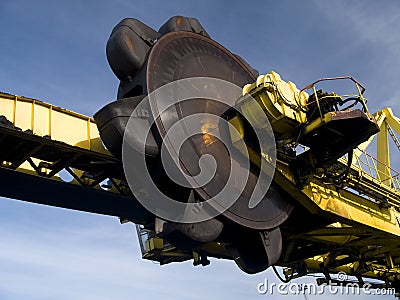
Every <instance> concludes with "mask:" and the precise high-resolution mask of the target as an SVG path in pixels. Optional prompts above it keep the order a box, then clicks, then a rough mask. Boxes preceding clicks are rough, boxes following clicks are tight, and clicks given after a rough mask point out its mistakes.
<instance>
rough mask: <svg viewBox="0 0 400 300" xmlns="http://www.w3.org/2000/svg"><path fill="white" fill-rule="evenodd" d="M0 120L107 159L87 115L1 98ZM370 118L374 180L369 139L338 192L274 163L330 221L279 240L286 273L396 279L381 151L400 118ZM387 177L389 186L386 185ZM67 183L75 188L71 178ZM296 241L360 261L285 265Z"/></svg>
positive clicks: (150, 249) (391, 196)
mask: <svg viewBox="0 0 400 300" xmlns="http://www.w3.org/2000/svg"><path fill="white" fill-rule="evenodd" d="M0 116H5V117H6V118H7V120H9V121H10V122H11V123H12V124H13V125H14V126H16V127H19V128H21V129H22V130H23V131H25V130H31V131H32V132H33V134H34V135H36V136H41V137H45V136H49V137H51V139H52V140H58V141H61V142H64V143H66V144H67V145H69V146H75V147H79V148H82V149H86V150H90V151H91V153H95V154H96V155H97V154H98V155H103V156H107V157H110V159H111V158H112V156H111V154H109V153H108V152H107V150H106V149H104V147H103V145H102V143H101V140H100V137H99V133H98V131H97V128H96V125H95V123H94V121H93V119H92V118H89V117H86V116H83V115H81V114H77V113H74V112H71V111H68V110H65V109H62V108H59V107H55V106H53V105H51V104H47V103H44V102H41V101H38V100H33V99H29V98H25V97H19V96H12V95H8V94H0ZM374 116H375V118H376V120H377V122H378V125H379V126H380V127H381V133H379V134H378V136H377V139H378V141H377V144H378V161H379V162H380V165H379V164H378V165H377V166H376V170H377V171H376V173H375V174H378V176H374V174H368V173H367V172H365V171H364V169H363V168H362V167H361V163H360V160H361V158H362V156H363V155H364V153H365V152H364V150H365V148H366V147H367V146H368V144H370V143H371V141H372V138H371V139H370V140H368V141H367V142H365V143H363V144H361V145H359V147H358V149H356V151H355V152H354V159H353V164H352V166H351V170H350V172H349V176H348V179H347V180H346V181H345V182H344V185H343V186H341V187H337V186H335V185H334V184H333V183H332V182H326V181H324V180H322V178H321V177H319V175H318V174H314V176H312V178H311V180H310V182H309V184H307V185H306V186H304V187H303V188H301V189H300V188H299V187H298V186H297V185H296V183H295V180H294V178H293V174H292V172H291V170H290V168H289V166H288V165H287V164H286V163H285V162H282V161H278V162H277V167H276V172H275V177H274V180H275V182H276V183H278V184H279V185H280V186H282V187H285V189H286V190H287V192H288V193H289V194H291V195H292V196H293V197H294V198H295V199H296V200H297V201H298V202H299V203H301V204H302V205H303V206H304V207H306V208H307V209H308V210H309V211H310V212H311V213H313V214H315V215H319V216H323V217H325V218H326V219H328V220H331V224H330V225H328V226H326V227H323V228H319V229H318V230H314V231H311V232H308V233H305V234H303V235H301V236H295V235H293V236H289V237H286V238H287V241H288V242H289V245H291V246H288V247H286V248H285V249H284V252H285V253H283V258H282V259H281V260H280V262H279V265H281V266H284V267H288V268H289V269H288V270H287V274H288V273H289V272H292V271H293V272H294V273H296V272H297V273H298V274H300V275H304V273H301V272H300V271H299V269H297V268H296V267H295V266H294V265H293V263H298V262H300V261H301V262H303V263H305V264H306V266H307V272H321V271H324V270H325V271H329V272H338V271H341V270H344V271H346V272H348V273H349V274H357V275H360V276H365V277H372V278H379V279H384V280H389V281H394V280H398V279H400V269H399V265H400V226H399V220H400V213H399V210H400V195H399V192H398V191H397V189H396V187H395V185H394V184H393V182H394V180H395V179H394V178H393V173H392V171H391V169H390V155H389V146H388V130H389V126H390V128H392V129H393V130H394V131H396V132H397V133H400V119H399V118H397V117H395V116H394V115H393V112H392V111H391V110H390V109H383V110H381V111H379V112H377V113H375V114H374ZM3 163H4V162H3ZM346 164H347V162H346V160H345V159H344V158H341V159H339V160H338V162H337V164H336V166H335V167H336V168H338V169H340V168H345V167H346ZM17 171H20V172H30V173H32V174H34V173H35V171H36V170H34V169H33V168H32V166H31V165H29V164H26V163H24V164H22V165H21V166H20V167H19V168H18V169H17ZM388 177H390V183H389V181H387V180H385V179H386V178H388ZM72 183H73V184H79V183H78V182H77V181H74V182H72ZM298 241H306V243H305V244H307V245H308V244H310V245H324V247H325V248H321V249H329V247H328V246H329V245H339V246H341V247H342V248H343V249H353V248H354V247H357V248H358V249H360V251H361V253H362V258H360V259H357V260H355V261H351V262H347V260H346V259H339V258H340V256H343V254H337V253H332V252H330V251H329V250H327V252H326V253H318V255H314V254H313V253H312V252H310V253H309V255H308V256H306V257H299V259H298V261H296V262H293V261H286V260H285V257H287V256H288V254H289V252H291V251H301V249H300V248H301V247H305V246H301V247H300V248H299V246H296V243H297V242H298ZM145 246H146V249H145V253H144V254H143V257H144V258H148V259H152V260H158V261H162V259H163V258H164V259H165V257H173V259H171V261H182V260H186V259H190V258H194V259H196V258H197V259H198V257H199V255H198V254H197V253H186V252H184V251H180V250H179V249H176V248H174V247H172V248H168V249H165V248H164V243H162V241H160V240H149V241H148V243H146V245H145ZM160 247H161V248H163V249H160ZM296 247H297V248H296ZM315 247H316V246H315ZM200 251H202V252H203V253H208V254H209V255H211V256H215V257H220V258H229V254H228V252H227V251H226V248H225V245H224V244H219V243H208V244H205V245H203V246H202V248H201V249H200ZM303 252H304V251H303ZM379 257H384V259H383V261H385V262H386V263H385V264H383V263H382V261H376V259H377V258H379ZM164 261H167V262H168V260H164Z"/></svg>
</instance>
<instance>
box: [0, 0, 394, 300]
mask: <svg viewBox="0 0 400 300" xmlns="http://www.w3.org/2000/svg"><path fill="white" fill-rule="evenodd" d="M173 15H186V16H191V17H196V18H198V19H199V20H200V22H201V23H202V24H203V26H204V27H205V28H206V30H207V31H208V33H209V34H210V35H211V37H213V38H214V39H215V40H217V41H218V42H219V43H221V44H222V45H224V46H225V47H226V48H228V49H230V50H231V51H233V52H235V53H237V54H239V55H241V56H242V57H243V58H245V59H246V60H247V61H248V62H249V63H250V64H251V65H252V66H253V67H255V68H257V69H259V70H260V72H261V73H267V72H269V71H270V70H275V71H277V72H279V73H280V74H281V75H282V77H283V78H284V79H286V80H291V81H293V82H295V83H296V84H297V85H298V86H300V87H303V86H305V85H306V84H308V83H310V82H312V81H314V80H315V79H318V78H320V77H327V76H339V75H352V76H354V77H355V78H357V79H358V80H359V81H360V82H361V83H363V84H364V85H365V86H366V88H367V92H366V96H367V98H368V99H369V107H370V109H371V111H376V110H378V109H380V108H383V107H385V106H391V107H392V108H393V109H394V111H395V112H397V113H398V114H400V101H399V100H400V85H399V84H398V82H399V79H400V58H399V55H398V54H399V53H400V35H399V33H398V32H399V28H400V2H399V1H396V0H393V1H368V0H364V1H329V2H328V1H317V0H315V1H295V0H293V1H289V0H283V1H250V0H249V1H236V0H233V1H218V2H217V1H216V0H214V1H212V0H207V1H183V0H182V1H178V0H175V1H162V0H152V1H133V0H130V1H128V0H113V1H93V0H92V1H78V0H70V1H62V2H61V1H51V0H48V1H44V0H35V1H28V0H13V1H6V0H0V33H1V35H0V36H1V42H0V90H1V91H4V92H8V93H11V94H17V95H24V96H27V97H32V98H36V99H40V100H43V101H46V102H50V103H53V104H55V105H58V106H62V107H65V108H68V109H71V110H74V111H77V112H80V113H83V114H87V115H93V113H95V112H96V111H97V110H98V109H99V108H101V107H102V106H103V105H105V104H106V103H108V102H110V101H112V100H114V99H115V96H116V90H117V86H118V81H117V79H116V77H115V76H114V75H113V73H112V72H111V70H110V68H109V67H108V64H107V61H106V57H105V44H106V41H107V38H108V36H109V34H110V32H111V30H112V28H113V27H114V26H115V25H116V24H117V23H118V22H119V21H120V20H121V19H122V18H125V17H134V18H138V19H140V20H142V21H143V22H145V23H147V24H148V25H150V26H152V27H154V28H156V29H157V28H159V27H160V26H161V25H162V24H163V22H165V21H166V20H167V19H168V18H169V17H171V16H173ZM66 130H67V129H66ZM265 277H267V278H269V279H270V280H273V281H277V280H276V279H274V277H273V275H272V273H271V271H267V272H265V273H263V274H258V275H255V276H249V275H245V274H243V273H242V272H241V271H239V270H238V269H237V268H236V266H235V265H234V263H232V262H226V261H220V260H213V261H212V263H211V266H209V267H206V268H202V267H196V268H194V267H193V266H192V265H191V263H190V262H188V263H183V264H175V265H167V266H163V267H160V266H157V265H155V264H153V263H152V262H148V261H142V260H141V259H140V255H139V249H138V243H137V238H136V235H135V230H134V227H133V226H131V225H120V224H119V222H118V220H117V219H115V218H111V217H105V216H98V215H93V214H88V213H81V212H74V211H68V210H63V209H57V208H51V207H45V206H39V205H35V204H27V203H23V202H19V201H15V200H8V199H3V198H0V299H1V300H3V299H4V300H11V299H12V300H14V299H29V300H31V299H41V300H43V299H58V300H63V299H96V300H99V299H115V298H118V299H142V298H144V297H155V296H158V297H160V298H161V299H221V298H222V297H224V298H229V299H244V298H249V299H250V298H251V299H255V298H259V299H261V298H263V297H268V298H269V299H277V298H281V297H282V296H279V295H272V296H271V295H268V296H267V295H263V296H261V295H258V293H257V291H256V287H257V284H258V283H259V282H261V281H263V280H264V278H265ZM312 280H313V278H308V279H306V281H312ZM315 297H317V296H314V297H313V296H310V299H312V298H315ZM319 297H321V298H326V299H328V298H335V297H336V298H337V297H341V298H346V297H348V298H350V297H349V296H333V295H329V294H325V295H323V296H319ZM369 297H370V298H371V299H389V298H391V297H379V296H369ZM292 298H298V299H303V296H292Z"/></svg>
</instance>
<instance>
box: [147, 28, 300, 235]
mask: <svg viewBox="0 0 400 300" xmlns="http://www.w3.org/2000/svg"><path fill="white" fill-rule="evenodd" d="M191 77H211V78H217V79H222V80H225V81H228V82H231V83H233V84H235V85H237V86H239V87H242V86H244V85H245V84H247V83H250V82H254V81H255V80H256V78H255V77H254V76H253V75H252V73H251V70H249V69H248V68H247V66H246V65H245V64H244V63H243V62H242V61H241V60H240V59H238V58H237V57H236V56H235V55H234V54H232V53H231V52H229V51H228V50H227V49H225V48H224V47H222V46H221V45H219V44H218V43H217V42H215V41H213V40H212V39H209V38H207V37H204V36H202V35H199V34H195V33H191V32H183V31H178V32H171V33H168V34H166V35H164V36H162V37H161V38H160V39H159V40H158V41H157V43H156V44H155V45H154V46H153V48H152V49H151V51H150V53H149V58H148V62H147V66H146V84H147V92H148V93H149V94H150V93H152V92H153V91H155V90H156V89H157V88H159V87H161V86H163V85H165V84H168V83H171V82H174V81H177V80H180V79H184V78H191ZM211 88H212V87H211ZM215 93H216V94H218V90H216V91H215ZM216 96H217V95H216ZM238 96H239V95H238ZM171 97H173V95H171ZM217 97H218V96H217ZM235 100H236V99H235V98H232V99H231V101H232V103H229V104H230V105H232V106H233V105H234V102H235ZM149 101H150V107H151V111H152V113H153V116H154V117H155V123H156V127H157V130H158V131H159V134H160V136H161V137H162V138H164V137H165V136H166V134H167V132H168V130H169V129H170V128H171V126H172V125H173V124H174V123H175V122H177V121H179V120H181V119H182V118H185V117H187V116H190V115H192V114H196V113H207V114H213V115H217V116H221V115H222V114H223V113H224V112H225V111H226V110H227V109H228V108H229V107H228V106H227V105H225V104H223V103H219V102H216V101H213V100H210V99H199V98H195V99H190V100H186V101H182V102H179V103H176V104H174V105H173V106H172V107H170V108H169V109H168V110H166V111H164V112H162V113H160V111H159V109H158V105H157V104H158V102H159V101H161V100H160V99H158V98H157V96H156V95H155V96H154V97H153V96H152V97H149ZM204 122H207V120H204ZM209 125H210V126H211V127H213V126H214V127H216V126H218V124H209ZM199 126H200V124H199ZM204 154H210V155H212V156H213V157H214V158H215V160H216V161H217V162H218V164H217V169H216V174H215V176H214V178H213V179H212V180H211V181H210V182H209V183H208V184H206V185H204V186H202V187H200V188H197V189H196V191H197V193H198V194H199V195H200V196H201V197H202V198H203V199H204V200H207V199H209V198H211V197H213V196H214V195H216V194H217V193H218V192H219V191H220V190H221V189H222V188H223V186H224V184H225V183H226V181H227V178H228V177H229V172H230V156H229V153H228V151H227V149H226V147H225V146H224V144H223V143H222V142H221V141H220V140H218V139H216V138H215V139H214V140H212V142H211V143H207V142H205V141H204V139H203V137H202V136H201V135H193V136H191V137H189V138H188V139H187V141H186V142H185V143H184V144H183V145H182V148H181V149H180V152H179V161H180V163H181V166H182V167H183V169H184V170H185V172H186V173H187V174H188V175H190V176H195V175H196V174H198V173H199V166H198V163H197V162H198V161H199V158H200V156H201V155H204ZM257 176H258V175H257V172H250V173H249V176H248V179H247V183H246V186H245V189H244V191H243V193H242V195H241V196H240V197H239V199H238V201H236V202H235V203H234V204H233V205H232V206H231V207H230V208H229V209H228V210H226V211H225V212H224V213H223V215H224V216H226V217H227V218H229V219H231V220H232V221H234V222H235V223H238V224H241V225H243V226H246V227H250V228H255V229H261V230H262V229H271V228H275V227H277V226H279V225H280V224H282V223H283V222H284V221H285V220H286V219H287V218H288V216H289V214H290V212H291V210H292V205H291V204H290V203H289V202H288V201H286V199H283V198H282V197H281V195H280V194H279V191H278V190H277V188H276V187H274V186H271V188H270V190H269V192H268V193H267V195H266V197H265V198H264V200H263V201H262V202H261V203H260V204H259V205H258V206H257V207H256V208H254V209H249V208H248V199H249V197H250V196H251V194H252V190H253V189H254V186H255V183H256V181H257Z"/></svg>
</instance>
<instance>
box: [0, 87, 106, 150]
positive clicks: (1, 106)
mask: <svg viewBox="0 0 400 300" xmlns="http://www.w3.org/2000/svg"><path fill="white" fill-rule="evenodd" d="M0 116H4V117H6V118H7V120H8V121H10V122H11V123H12V124H13V125H14V126H16V127H18V128H21V129H22V130H23V131H26V130H30V131H31V132H32V133H33V134H35V135H38V136H47V137H49V138H51V139H52V140H57V141H62V142H64V143H67V144H69V145H72V146H78V147H80V148H84V149H88V150H91V151H95V152H100V153H105V154H109V153H108V151H107V150H106V149H105V148H104V147H103V145H102V142H101V139H100V135H99V132H98V130H97V126H96V123H95V122H94V120H93V118H90V117H87V116H84V115H82V114H79V113H76V112H73V111H70V110H67V109H64V108H61V107H58V106H54V105H52V104H49V103H46V102H42V101H39V100H35V99H30V98H26V97H21V96H14V95H9V94H4V93H0Z"/></svg>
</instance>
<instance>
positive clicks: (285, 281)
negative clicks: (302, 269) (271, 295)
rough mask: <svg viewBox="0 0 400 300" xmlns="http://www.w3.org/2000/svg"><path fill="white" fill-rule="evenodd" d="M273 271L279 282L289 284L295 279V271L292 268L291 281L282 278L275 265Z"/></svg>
mask: <svg viewBox="0 0 400 300" xmlns="http://www.w3.org/2000/svg"><path fill="white" fill-rule="evenodd" d="M272 269H273V270H274V273H275V275H276V277H278V278H279V280H280V281H282V282H283V283H289V282H290V281H291V280H292V279H293V276H294V269H293V268H292V273H291V274H290V277H289V279H284V278H282V277H281V275H279V273H278V270H277V269H276V267H275V265H272Z"/></svg>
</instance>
